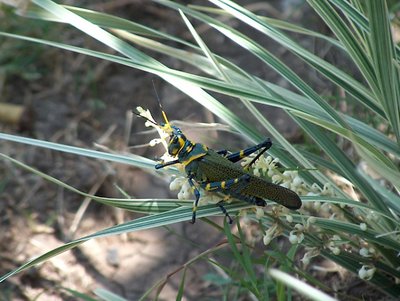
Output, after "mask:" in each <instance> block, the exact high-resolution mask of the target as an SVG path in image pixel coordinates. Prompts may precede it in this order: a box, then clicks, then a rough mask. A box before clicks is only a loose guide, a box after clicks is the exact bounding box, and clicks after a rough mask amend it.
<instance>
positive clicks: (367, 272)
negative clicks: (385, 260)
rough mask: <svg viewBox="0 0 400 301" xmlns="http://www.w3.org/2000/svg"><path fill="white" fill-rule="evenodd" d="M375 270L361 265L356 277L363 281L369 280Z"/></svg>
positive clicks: (369, 266)
mask: <svg viewBox="0 0 400 301" xmlns="http://www.w3.org/2000/svg"><path fill="white" fill-rule="evenodd" d="M375 271H376V268H375V267H373V266H371V265H363V266H362V267H361V269H360V270H359V271H358V277H360V278H361V279H363V280H371V279H372V277H374V274H375Z"/></svg>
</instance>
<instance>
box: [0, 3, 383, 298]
mask: <svg viewBox="0 0 400 301" xmlns="http://www.w3.org/2000/svg"><path fill="white" fill-rule="evenodd" d="M273 5H274V4H273ZM91 7H92V8H94V9H100V10H103V11H105V12H107V13H111V14H117V15H120V16H122V17H126V18H129V19H132V20H135V21H138V22H143V23H145V24H151V26H153V27H156V28H163V30H165V31H168V32H170V33H172V34H177V35H181V36H184V35H185V32H186V31H185V29H184V27H183V26H175V25H174V24H175V23H174V22H175V20H176V16H175V14H173V13H171V12H170V11H167V10H165V9H163V8H160V7H158V6H155V5H154V4H152V3H149V2H146V1H138V0H137V1H109V2H105V3H103V4H91ZM266 8H267V9H268V8H270V7H268V6H266ZM275 8H276V9H277V11H276V12H274V11H273V10H270V12H269V13H270V14H271V12H272V13H275V14H280V15H281V16H282V14H281V13H279V9H282V6H280V5H275ZM302 14H303V11H302V10H298V9H294V10H293V11H292V14H289V13H286V14H285V16H289V15H291V16H292V18H294V19H297V20H298V19H301V17H302ZM57 26H58V25H57ZM57 28H60V29H61V28H63V30H62V31H60V30H58V29H55V30H53V31H51V30H50V33H49V34H50V38H57V35H58V33H59V32H63V35H62V40H63V41H64V42H66V43H71V44H78V45H82V46H85V47H90V48H99V49H103V48H102V46H99V45H98V44H97V43H95V42H93V41H91V40H90V39H89V38H84V37H82V35H80V34H79V33H76V32H75V31H73V30H65V31H64V28H65V27H62V26H58V27H57ZM47 30H49V29H48V28H47ZM42 33H43V32H42ZM42 33H39V34H42ZM203 35H204V37H205V39H206V40H207V43H208V45H209V46H210V47H211V48H212V49H214V50H217V51H218V53H220V54H221V55H225V56H227V57H229V58H231V59H232V60H233V61H235V62H236V63H238V64H240V65H242V66H243V67H246V70H248V71H250V72H252V73H254V74H257V75H259V76H261V77H263V78H268V79H269V80H271V81H275V82H277V83H280V84H282V85H286V83H285V82H284V81H282V80H281V79H279V78H278V77H277V76H276V75H275V74H274V73H273V72H271V70H266V69H260V68H259V64H258V62H257V61H256V60H255V59H254V58H251V57H248V56H247V55H246V54H245V53H241V52H237V48H233V47H231V46H230V45H228V44H226V43H225V42H223V41H221V38H220V37H219V36H216V35H213V33H212V32H207V31H206V32H204V33H203ZM39 37H40V35H39ZM269 43H272V42H269ZM304 43H305V44H307V43H312V41H307V40H305V41H304ZM0 47H1V46H0ZM232 49H235V50H234V51H233V50H232ZM32 50H34V51H38V54H37V56H36V57H35V58H34V60H33V61H32V62H29V63H27V65H26V70H20V71H19V72H20V73H15V74H5V75H4V78H3V85H2V86H0V92H1V93H0V95H1V99H0V101H2V102H8V103H13V104H20V105H23V106H26V107H29V108H30V109H32V111H33V112H34V114H35V117H34V122H32V123H30V124H29V126H28V129H25V131H23V132H18V128H17V127H15V126H10V125H6V124H0V131H1V132H5V133H12V134H21V135H26V136H28V137H34V138H38V139H45V140H48V141H53V142H59V143H65V144H68V145H75V146H80V147H85V148H94V146H93V144H94V143H101V144H102V145H104V146H106V147H108V148H110V149H112V150H114V151H117V152H127V151H130V152H133V153H135V154H138V155H143V156H145V157H148V158H154V157H155V156H156V155H157V149H156V150H153V149H151V150H150V149H149V148H147V147H144V148H133V149H129V147H128V146H132V145H133V146H134V145H140V144H142V143H146V142H148V141H149V140H150V139H151V136H149V135H141V134H140V132H141V131H143V130H144V127H143V122H142V121H140V120H134V122H133V127H132V129H131V133H132V134H131V136H130V139H129V141H128V142H127V141H126V140H125V138H124V135H125V126H126V122H127V121H126V113H127V112H128V111H130V110H131V109H132V108H135V107H136V106H137V105H141V106H143V107H147V108H150V109H153V111H157V103H156V101H155V94H154V91H153V87H152V81H154V82H155V87H156V90H157V92H158V94H159V95H160V97H161V99H162V101H163V103H164V106H165V110H166V111H167V112H170V114H169V115H170V118H172V119H177V120H185V121H190V122H215V121H218V120H216V119H215V118H214V116H212V115H211V114H209V113H207V112H206V111H204V110H203V109H202V108H201V107H200V106H199V105H197V104H195V103H193V102H191V101H190V100H188V99H187V97H186V96H185V95H182V94H179V93H178V92H177V91H176V90H175V89H174V88H172V87H169V86H166V85H165V83H163V82H161V81H160V80H159V79H158V78H156V77H154V76H152V75H149V74H145V73H143V72H140V71H137V70H133V69H130V68H126V67H122V66H116V65H115V64H111V63H108V62H102V61H99V60H95V59H92V58H89V57H86V56H83V55H79V54H74V53H70V52H66V51H62V50H58V49H49V48H43V47H37V46H36V45H32V44H29V43H24V44H23V49H22V50H20V52H17V53H16V54H17V55H19V54H21V55H26V53H27V52H31V51H32ZM275 51H276V53H277V54H278V55H280V56H281V57H284V58H285V57H287V61H289V62H290V61H291V60H290V54H289V53H287V52H286V51H284V50H282V49H281V48H278V47H277V48H276V49H275ZM155 57H157V58H159V59H162V60H163V61H164V62H165V63H166V64H168V65H170V66H173V67H175V68H178V69H179V68H182V67H183V66H182V64H181V63H179V62H176V61H171V59H169V58H163V57H160V56H159V55H158V54H155ZM297 64H298V63H297ZM294 68H297V70H298V71H299V74H300V75H304V76H308V77H309V74H307V70H306V69H305V68H304V66H302V65H301V64H299V65H298V66H297V67H296V66H294ZM32 73H34V74H37V75H39V77H38V78H33V79H32V77H29V75H32ZM311 76H314V77H315V74H314V75H311ZM319 81H320V82H321V80H319ZM326 88H328V87H326V86H324V85H322V83H321V89H326ZM226 104H227V105H228V106H229V107H230V108H231V109H233V110H235V111H236V112H241V111H243V110H241V108H238V107H235V104H234V103H233V102H232V101H231V102H226ZM176 108H179V109H176ZM265 114H266V115H267V117H268V118H269V119H270V120H271V122H273V123H274V124H276V125H277V126H278V127H279V128H280V129H281V131H282V132H284V133H285V135H286V136H287V137H289V138H290V139H292V141H295V140H297V139H299V133H298V131H297V129H296V127H295V125H294V124H293V123H292V122H291V121H290V120H288V119H287V118H286V117H285V115H284V113H283V112H281V111H279V110H275V109H272V108H271V109H269V110H268V111H266V112H265ZM184 130H185V131H189V136H191V137H192V138H193V139H194V140H196V139H197V140H199V141H201V142H203V143H214V144H213V147H215V148H217V149H219V148H225V147H226V146H224V145H223V143H221V142H220V143H218V139H213V141H214V142H212V141H211V140H210V141H208V140H206V136H207V134H206V135H204V134H202V133H199V132H195V131H192V132H191V131H190V129H187V128H186V129H184ZM212 135H215V134H214V133H213V134H212ZM215 137H217V136H215ZM216 140H217V142H215V141H216ZM224 142H225V143H227V144H228V145H229V148H230V149H238V148H240V147H243V146H245V145H246V142H245V141H234V140H232V142H226V140H224ZM0 143H1V144H0V147H1V152H2V153H5V154H7V155H10V156H12V157H14V158H16V159H18V160H20V161H22V162H24V163H26V164H28V165H29V166H32V167H34V168H36V169H39V170H40V171H42V172H45V173H47V174H49V175H51V176H53V177H56V178H58V179H60V180H62V181H65V182H66V183H68V184H69V185H72V186H74V187H75V188H77V189H79V190H81V191H86V192H90V193H94V194H98V195H102V196H108V197H117V196H120V195H119V193H118V192H117V190H116V188H115V186H114V183H117V184H118V185H119V186H120V187H122V188H123V189H124V190H125V191H126V192H128V193H129V194H130V195H132V196H136V197H149V198H159V197H173V196H174V195H173V194H171V192H169V191H168V189H167V186H168V185H167V183H166V182H167V181H166V180H164V179H160V178H156V177H155V176H154V175H153V174H149V173H146V172H144V171H142V170H139V169H137V168H133V167H129V166H123V165H120V164H113V163H109V162H99V161H96V160H93V159H89V158H85V157H81V156H74V155H70V154H65V153H60V152H55V151H50V150H43V149H38V148H35V147H31V146H27V145H22V144H16V143H9V142H4V141H2V142H0ZM0 179H2V180H1V182H2V183H4V184H3V185H4V188H3V189H4V190H3V191H2V192H1V202H0V218H1V220H0V221H1V228H2V230H1V233H0V241H1V245H0V254H1V255H0V261H1V266H0V274H4V273H6V272H8V271H10V270H12V269H14V268H16V267H17V266H19V265H20V264H22V263H24V262H25V261H27V260H28V259H29V258H31V257H32V256H37V255H40V254H43V253H44V252H46V251H48V250H50V249H52V248H54V247H57V246H60V245H61V244H63V243H65V242H66V241H68V240H70V239H72V238H78V237H81V236H83V235H86V234H90V233H93V232H96V231H97V230H100V229H104V228H107V227H110V226H112V225H114V224H116V223H121V222H123V221H127V220H130V219H132V218H135V217H137V216H138V215H137V214H133V213H129V212H123V211H121V210H111V211H110V210H109V209H108V208H105V207H104V206H100V205H98V204H96V203H95V202H91V203H90V204H89V206H88V208H87V209H86V210H84V211H83V216H82V218H81V219H80V220H79V223H78V224H74V222H75V219H76V218H77V216H78V212H79V210H80V208H81V207H82V204H83V198H82V197H80V196H78V195H76V194H74V193H71V192H69V191H65V190H63V189H61V188H60V187H57V186H55V185H53V184H51V183H48V182H46V181H45V180H43V179H41V178H38V177H37V176H34V175H32V174H31V173H29V172H26V171H24V170H21V169H19V168H16V167H15V166H13V165H12V164H11V163H9V162H6V161H1V163H0ZM217 221H218V222H221V220H220V219H217ZM75 229H76V231H75ZM223 239H224V237H222V236H221V234H220V233H217V232H215V231H213V229H211V227H209V226H208V225H207V224H204V223H202V222H200V221H199V222H198V223H197V224H196V225H194V226H193V225H189V224H186V223H185V224H182V223H181V224H176V225H172V226H170V227H169V228H168V229H166V228H160V229H154V230H148V231H141V232H136V233H129V234H127V235H121V236H113V237H108V238H104V239H98V240H91V241H89V242H87V243H85V244H83V245H82V246H80V247H78V248H76V249H74V250H73V251H69V252H66V253H63V254H61V255H59V256H57V257H55V258H53V259H52V260H50V261H48V262H46V263H44V264H42V265H40V266H38V267H36V268H34V269H29V270H28V271H25V272H23V273H20V274H18V275H16V276H14V277H11V278H10V279H9V280H7V281H6V282H5V283H2V284H0V291H1V293H0V300H33V299H35V298H36V297H37V299H36V300H73V299H74V298H71V297H68V296H67V294H64V293H62V290H60V289H59V287H60V286H62V287H67V288H70V289H76V290H78V291H80V292H84V293H88V292H90V291H91V290H92V289H94V288H98V287H104V288H106V289H109V290H111V291H112V292H114V293H117V294H120V295H121V296H123V297H125V298H127V299H128V300H136V299H137V298H138V297H139V296H141V295H142V294H143V293H144V292H145V291H146V290H147V289H149V288H150V287H151V286H152V285H153V284H155V283H156V282H157V281H159V280H160V279H163V278H164V277H166V276H167V275H168V274H169V273H173V272H174V271H175V270H176V269H178V268H179V267H181V266H182V265H183V264H184V263H185V262H187V261H188V260H190V259H191V258H193V257H194V256H196V255H198V254H199V253H201V252H202V251H205V250H207V249H209V248H210V247H212V246H214V245H215V244H217V243H219V242H220V241H222V240H223ZM192 242H193V244H192ZM335 268H337V267H335ZM210 270H212V268H211V267H210V265H209V264H207V263H206V262H205V261H204V260H200V261H198V262H197V263H196V264H194V265H193V266H191V267H190V268H189V272H188V274H187V279H186V288H185V295H184V300H219V299H220V296H221V291H220V290H219V289H218V288H216V287H215V286H213V285H212V284H210V283H209V282H207V281H204V280H202V276H203V275H204V274H205V273H207V272H209V271H210ZM180 275H181V274H180V273H177V274H176V275H175V274H174V275H172V277H170V278H169V280H168V281H167V283H166V285H165V287H164V288H163V290H162V293H161V295H160V300H173V299H175V296H176V292H177V290H178V287H179V283H180ZM337 275H341V276H340V277H339V276H338V277H335V279H336V280H335V281H337V282H338V283H340V285H343V282H344V281H343V279H344V278H346V279H347V276H343V275H342V274H340V273H337ZM325 276H326V275H324V276H321V277H322V278H325ZM331 279H332V278H331ZM331 281H332V285H333V283H334V280H331ZM338 285H339V284H338ZM352 285H355V286H356V284H355V283H354V282H352V284H351V285H350V286H352ZM153 295H154V294H153ZM373 295H374V294H373V293H372V294H371V296H373ZM375 299H377V298H375Z"/></svg>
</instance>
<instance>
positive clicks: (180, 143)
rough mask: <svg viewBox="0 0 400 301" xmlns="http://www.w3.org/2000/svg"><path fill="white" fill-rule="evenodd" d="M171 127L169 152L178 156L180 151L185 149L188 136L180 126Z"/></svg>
mask: <svg viewBox="0 0 400 301" xmlns="http://www.w3.org/2000/svg"><path fill="white" fill-rule="evenodd" d="M169 127H170V135H169V142H168V153H169V154H170V155H171V156H176V155H178V154H179V152H180V151H181V150H182V149H183V147H184V146H185V143H186V140H187V139H186V137H185V135H183V133H182V131H181V130H180V128H178V127H176V126H173V125H172V126H171V125H169Z"/></svg>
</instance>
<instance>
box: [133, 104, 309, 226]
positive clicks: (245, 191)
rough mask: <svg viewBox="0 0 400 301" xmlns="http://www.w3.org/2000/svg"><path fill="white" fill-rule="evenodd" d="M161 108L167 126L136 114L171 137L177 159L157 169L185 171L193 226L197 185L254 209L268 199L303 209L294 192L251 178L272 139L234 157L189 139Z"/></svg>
mask: <svg viewBox="0 0 400 301" xmlns="http://www.w3.org/2000/svg"><path fill="white" fill-rule="evenodd" d="M160 108H161V111H162V115H163V118H164V121H165V123H160V124H158V123H156V122H154V121H152V120H150V119H148V118H146V117H144V116H142V115H139V114H137V113H135V114H136V115H138V116H139V117H142V118H144V119H146V120H148V121H149V122H151V123H153V124H154V125H156V126H157V127H159V128H161V129H162V130H163V131H165V132H166V133H167V134H168V135H169V141H168V153H169V155H171V156H172V157H174V158H176V159H175V160H173V161H169V162H161V163H158V164H156V165H155V168H156V169H161V168H164V167H166V166H169V165H174V164H178V163H180V164H183V166H184V167H185V172H186V174H187V177H188V182H189V185H190V187H191V190H192V192H193V194H194V196H195V200H194V203H193V210H192V212H193V213H192V220H191V223H195V221H196V211H197V208H198V204H199V199H200V192H199V190H198V188H197V186H196V183H197V185H198V186H200V187H202V188H203V189H205V190H206V191H211V192H216V193H220V194H222V195H224V196H225V197H226V198H231V197H233V198H236V199H238V200H241V201H245V202H247V203H250V204H252V205H255V206H263V207H264V206H265V205H266V201H265V199H268V200H271V201H274V202H276V203H278V204H281V205H283V206H285V207H287V208H289V209H293V210H295V209H299V208H300V207H301V205H302V203H301V200H300V197H299V196H298V195H297V194H296V193H295V192H294V191H292V190H290V189H288V188H285V187H282V186H279V185H277V184H274V183H271V182H269V181H267V180H266V179H263V178H260V177H257V176H255V175H252V174H250V173H249V171H248V169H249V167H250V166H251V165H252V164H253V163H254V162H256V161H257V159H258V158H259V157H260V156H261V155H262V154H263V153H264V152H266V151H267V150H268V149H269V148H270V147H271V146H272V142H271V140H270V139H269V138H268V139H266V140H265V141H263V142H261V143H260V144H257V145H254V146H252V147H249V148H247V149H244V150H241V151H239V152H235V153H229V152H228V151H227V150H220V151H215V150H213V149H210V148H208V147H207V146H205V145H204V144H201V143H194V142H192V141H190V140H189V139H187V138H186V136H185V135H184V134H183V133H182V131H181V129H180V128H178V127H176V126H173V125H171V124H170V123H169V121H168V119H167V116H166V114H165V112H164V110H163V109H162V107H161V104H160ZM256 151H259V153H258V154H257V155H256V156H255V157H254V158H253V159H252V160H251V161H250V163H249V164H248V165H247V166H246V167H245V168H243V167H241V166H240V165H238V164H235V162H238V161H240V160H241V159H243V158H245V157H247V156H249V155H251V154H253V153H255V152H256ZM223 203H224V200H221V201H220V202H218V203H217V206H219V207H220V209H221V211H222V212H223V213H224V214H225V216H226V217H227V218H228V220H229V223H232V219H231V217H230V216H229V214H228V212H227V211H226V209H225V208H224V206H223Z"/></svg>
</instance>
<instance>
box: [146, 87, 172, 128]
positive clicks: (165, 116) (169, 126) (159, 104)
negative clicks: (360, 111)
mask: <svg viewBox="0 0 400 301" xmlns="http://www.w3.org/2000/svg"><path fill="white" fill-rule="evenodd" d="M151 82H152V84H153V89H154V93H155V94H156V98H157V101H158V106H159V107H160V110H161V113H162V116H163V118H164V121H165V126H166V127H167V128H169V129H170V128H171V124H170V123H169V121H168V118H167V114H165V111H164V109H163V107H162V105H161V100H160V97H159V96H158V93H157V89H156V86H155V84H154V81H153V80H152V81H151Z"/></svg>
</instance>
